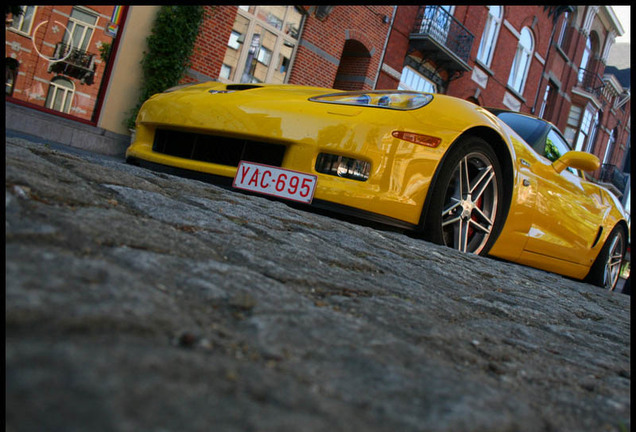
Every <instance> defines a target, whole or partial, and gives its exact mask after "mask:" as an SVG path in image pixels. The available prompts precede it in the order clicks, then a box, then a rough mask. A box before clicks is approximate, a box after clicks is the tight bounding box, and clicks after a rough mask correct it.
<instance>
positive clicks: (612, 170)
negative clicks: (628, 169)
mask: <svg viewBox="0 0 636 432" xmlns="http://www.w3.org/2000/svg"><path fill="white" fill-rule="evenodd" d="M627 179H628V177H627V174H625V173H623V172H621V170H619V169H618V167H616V165H612V164H603V165H602V166H601V175H600V176H599V181H600V182H603V183H608V184H611V185H613V186H614V187H615V188H616V189H617V190H618V192H619V193H620V195H619V197H620V196H622V195H623V193H624V192H625V187H626V186H627Z"/></svg>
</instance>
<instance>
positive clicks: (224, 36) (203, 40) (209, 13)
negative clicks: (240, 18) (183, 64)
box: [181, 5, 238, 83]
mask: <svg viewBox="0 0 636 432" xmlns="http://www.w3.org/2000/svg"><path fill="white" fill-rule="evenodd" d="M237 8H238V6H233V5H232V6H220V5H219V6H205V18H204V19H203V23H202V24H201V27H200V28H199V35H198V36H197V40H196V42H195V45H194V53H193V54H192V56H191V57H190V61H191V66H190V68H191V69H193V70H194V71H196V72H199V73H201V74H203V75H205V76H207V77H210V78H218V77H219V73H220V71H221V65H222V64H223V58H224V57H225V51H226V50H227V43H228V41H229V39H230V34H231V33H232V26H233V25H234V20H235V19H236V10H237ZM195 81H198V79H197V78H195V77H192V76H191V75H187V74H186V76H185V77H184V78H183V79H182V80H181V82H182V83H188V82H195Z"/></svg>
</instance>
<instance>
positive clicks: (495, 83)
mask: <svg viewBox="0 0 636 432" xmlns="http://www.w3.org/2000/svg"><path fill="white" fill-rule="evenodd" d="M487 16H488V10H487V8H486V6H457V8H456V10H455V18H457V19H458V20H459V21H460V22H462V24H463V25H464V26H465V27H466V28H467V29H468V30H470V31H471V32H472V33H473V35H475V40H474V42H473V46H472V49H471V56H470V58H471V62H470V65H471V66H473V67H479V66H474V61H472V60H474V59H475V58H476V57H477V51H478V50H479V43H480V41H481V36H482V32H483V28H484V26H485V23H486V18H487ZM503 19H504V20H507V21H508V22H509V23H510V24H511V25H512V27H513V28H514V29H516V30H517V31H518V32H519V31H521V29H522V28H523V27H528V28H529V29H530V31H531V33H532V36H533V39H534V53H536V54H538V55H539V56H540V57H541V58H542V59H543V60H545V59H546V58H547V50H548V44H549V41H550V36H551V32H552V19H551V18H550V17H548V14H547V13H546V12H545V11H544V9H543V6H504V17H503ZM518 43H519V40H518V38H517V36H515V35H514V34H513V33H512V32H511V31H510V29H509V28H508V27H507V26H506V25H504V24H503V22H502V25H501V28H500V31H499V37H498V39H497V46H496V50H495V53H494V56H493V60H492V63H491V65H490V71H487V72H488V74H489V78H488V85H487V87H486V89H483V88H481V87H479V86H478V85H477V83H475V82H474V81H473V80H472V79H471V74H472V73H471V72H466V73H464V75H463V76H462V77H461V78H460V79H457V80H455V81H452V82H451V83H450V85H449V87H448V92H447V94H449V95H451V96H457V97H460V98H462V99H467V98H468V97H470V96H473V95H474V94H475V93H476V91H477V89H478V88H480V89H481V90H480V92H479V101H480V103H481V104H482V105H484V106H499V107H500V106H502V100H503V99H504V95H505V94H506V92H508V93H511V91H510V90H509V89H507V87H506V86H507V83H508V77H509V75H510V70H511V67H512V62H513V59H514V56H515V52H516V50H517V45H518ZM543 69H544V65H543V64H542V63H541V62H540V61H539V60H538V59H537V57H536V56H535V55H534V54H533V56H532V61H531V63H530V68H529V70H528V76H527V79H526V84H525V87H524V89H523V91H522V94H521V95H519V96H521V97H522V99H521V100H520V101H521V111H522V112H530V111H531V109H532V106H533V105H534V102H535V98H536V95H537V88H538V85H539V81H540V78H541V75H542V73H543ZM545 84H546V82H545V81H544V82H543V83H542V88H544V87H545ZM542 96H543V93H541V94H540V97H542Z"/></svg>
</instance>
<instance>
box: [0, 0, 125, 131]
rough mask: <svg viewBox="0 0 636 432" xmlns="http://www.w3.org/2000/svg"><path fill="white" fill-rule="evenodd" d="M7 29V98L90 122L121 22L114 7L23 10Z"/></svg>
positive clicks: (117, 8) (32, 8)
mask: <svg viewBox="0 0 636 432" xmlns="http://www.w3.org/2000/svg"><path fill="white" fill-rule="evenodd" d="M22 10H23V13H22V14H21V15H19V16H16V17H13V18H12V19H11V20H10V22H8V23H7V26H6V31H5V35H6V46H5V70H6V80H5V94H6V96H8V97H10V98H13V99H15V100H18V101H23V102H25V103H29V104H32V105H35V106H37V107H41V108H44V109H48V110H52V111H55V112H59V113H63V114H67V115H69V116H72V117H73V118H76V119H79V120H86V121H90V120H92V119H93V117H94V116H95V115H96V113H97V108H98V104H97V100H98V97H99V92H100V90H102V86H101V83H102V79H103V78H104V76H105V73H106V66H107V64H108V60H109V57H110V53H111V50H112V47H113V42H114V40H115V37H116V35H117V30H118V26H119V25H120V24H121V22H120V21H121V17H122V15H121V13H122V9H121V7H118V6H90V7H87V6H22Z"/></svg>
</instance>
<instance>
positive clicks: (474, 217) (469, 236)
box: [468, 197, 484, 238]
mask: <svg viewBox="0 0 636 432" xmlns="http://www.w3.org/2000/svg"><path fill="white" fill-rule="evenodd" d="M483 199H484V198H483V197H479V199H478V200H477V202H475V207H477V208H478V209H480V210H481V205H482V201H483ZM470 219H471V220H474V221H475V222H477V216H475V215H474V214H473V215H471V217H470ZM474 231H475V230H474V228H473V227H472V226H469V227H468V238H471V237H472V236H473V232H474Z"/></svg>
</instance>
